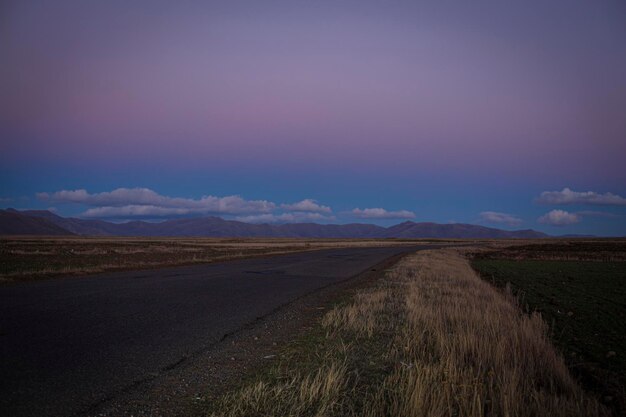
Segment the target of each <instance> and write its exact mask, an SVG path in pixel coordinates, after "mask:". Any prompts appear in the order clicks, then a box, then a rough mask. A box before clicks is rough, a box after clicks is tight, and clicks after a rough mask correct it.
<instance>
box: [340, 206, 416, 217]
mask: <svg viewBox="0 0 626 417" xmlns="http://www.w3.org/2000/svg"><path fill="white" fill-rule="evenodd" d="M352 214H353V215H354V216H355V217H358V218H360V219H414V218H415V213H413V212H412V211H408V210H398V211H387V210H385V209H383V208H366V209H363V210H361V209H360V208H355V209H354V210H352Z"/></svg>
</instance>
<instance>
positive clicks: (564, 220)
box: [537, 210, 582, 226]
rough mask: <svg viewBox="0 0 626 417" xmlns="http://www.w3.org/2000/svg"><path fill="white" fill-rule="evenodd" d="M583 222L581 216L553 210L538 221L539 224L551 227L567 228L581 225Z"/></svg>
mask: <svg viewBox="0 0 626 417" xmlns="http://www.w3.org/2000/svg"><path fill="white" fill-rule="evenodd" d="M581 220H582V218H581V216H580V215H579V214H576V213H570V212H567V211H565V210H552V211H550V212H548V213H546V214H544V215H543V216H541V217H539V219H537V221H538V222H539V223H543V224H549V225H551V226H567V225H570V224H575V223H580V221H581Z"/></svg>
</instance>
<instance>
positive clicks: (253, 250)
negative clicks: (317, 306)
mask: <svg viewBox="0 0 626 417" xmlns="http://www.w3.org/2000/svg"><path fill="white" fill-rule="evenodd" d="M429 242H430V241H429V240H426V239H278V238H276V239H259V238H255V239H220V238H124V237H106V238H103V237H37V236H35V237H33V236H24V237H0V284H1V283H11V282H20V281H31V280H39V279H45V278H51V277H59V276H70V275H85V274H94V273H99V272H105V271H121V270H136V269H154V268H162V267H167V266H178V265H192V264H204V263H214V262H221V261H227V260H233V259H242V258H251V257H258V256H270V255H278V254H285V253H291V252H299V251H308V250H319V249H330V248H339V247H381V246H395V245H412V244H422V243H429ZM446 242H449V241H440V243H446Z"/></svg>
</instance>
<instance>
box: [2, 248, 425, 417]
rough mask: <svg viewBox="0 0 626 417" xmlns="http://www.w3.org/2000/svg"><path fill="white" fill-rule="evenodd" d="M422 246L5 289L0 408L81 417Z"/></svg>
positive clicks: (14, 413)
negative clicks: (283, 310)
mask: <svg viewBox="0 0 626 417" xmlns="http://www.w3.org/2000/svg"><path fill="white" fill-rule="evenodd" d="M422 248H426V247H425V246H421V247H415V246H414V247H386V248H347V249H345V248H344V249H329V250H322V251H311V252H302V253H294V254H289V255H282V256H273V257H267V258H257V259H247V260H239V261H232V262H224V263H219V264H209V265H194V266H184V267H174V268H164V269H159V270H148V271H134V272H118V273H104V274H99V275H94V276H88V277H81V278H67V279H57V280H48V281H40V282H30V283H22V284H16V285H11V286H5V287H0V357H1V360H0V375H1V378H0V381H1V382H0V414H1V415H7V416H9V415H10V416H46V415H50V416H72V415H81V414H82V413H83V412H85V411H86V410H89V409H90V407H91V406H92V405H94V404H98V403H101V402H102V401H104V400H106V399H110V398H114V397H115V395H116V394H118V393H120V392H124V391H125V390H128V389H132V387H133V386H136V385H137V384H140V383H141V381H144V380H146V379H147V378H151V377H154V376H155V375H158V374H159V372H161V371H163V370H166V369H171V368H172V367H175V366H177V364H179V363H181V361H184V360H185V358H188V357H193V356H194V355H197V354H199V353H201V352H204V351H206V350H207V349H208V348H210V347H211V345H214V344H215V343H217V342H219V341H220V339H221V338H223V337H224V335H226V334H229V333H232V332H236V331H237V330H238V329H241V328H242V327H243V326H245V325H246V324H248V323H250V322H252V321H254V320H255V319H256V318H258V317H262V316H264V315H266V314H268V313H270V312H271V311H272V310H274V309H276V308H277V307H279V306H281V305H284V304H287V303H289V302H290V301H293V300H294V299H296V298H298V297H300V296H303V295H305V294H307V293H310V292H312V291H315V290H316V289H319V288H322V287H325V286H328V285H331V284H333V283H337V282H341V281H344V280H346V279H348V278H350V277H352V276H355V275H357V274H359V273H360V272H362V271H365V270H368V269H369V268H370V267H371V266H373V265H375V264H378V263H380V262H382V261H384V260H385V259H387V258H389V257H391V256H394V255H397V254H399V253H403V252H408V251H415V250H417V249H422Z"/></svg>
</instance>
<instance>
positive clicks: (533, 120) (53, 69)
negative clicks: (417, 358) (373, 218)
mask: <svg viewBox="0 0 626 417" xmlns="http://www.w3.org/2000/svg"><path fill="white" fill-rule="evenodd" d="M624 22H626V6H624V4H623V2H621V1H612V0H600V1H587V0H547V1H545V0H544V1H488V0H480V1H476V2H461V1H388V2H379V1H368V0H361V1H315V2H311V1H277V0H271V1H263V2H259V1H213V2H211V1H208V2H207V1H181V2H166V1H147V0H145V1H142V0H139V1H133V2H127V1H107V2H85V1H73V0H62V1H54V2H47V1H34V0H33V1H30V0H23V1H8V2H3V3H2V5H1V6H0V56H2V57H3V63H2V65H0V92H1V94H0V137H1V138H2V141H1V142H0V163H1V164H2V166H3V167H5V171H2V172H4V173H3V175H4V176H5V177H6V178H5V179H4V180H5V183H6V184H10V189H11V190H13V191H11V193H13V194H15V193H17V192H18V191H17V190H19V189H21V188H24V189H26V188H28V189H29V190H32V191H34V192H38V191H49V192H53V191H57V190H62V189H82V188H89V187H88V184H84V183H82V182H80V181H78V180H77V178H84V179H90V178H100V179H99V180H94V184H96V190H95V191H100V192H104V191H107V190H111V189H116V188H118V187H122V186H125V187H145V186H148V185H149V184H146V183H145V181H144V180H142V181H138V182H133V181H131V180H130V179H129V178H142V179H144V178H146V177H148V178H152V175H153V174H152V173H153V172H154V173H158V174H159V175H160V177H159V179H155V182H154V183H152V184H151V187H152V188H155V189H157V190H159V189H160V188H159V184H160V182H163V183H169V184H173V183H174V182H175V181H174V180H173V179H172V178H174V176H176V177H177V178H178V176H184V175H187V174H184V173H185V172H192V173H204V174H202V175H206V176H209V177H210V178H212V179H213V178H215V174H214V173H215V172H218V173H219V175H218V177H219V184H220V185H219V186H220V187H222V186H223V188H224V190H223V193H224V195H231V194H238V193H241V192H242V191H241V189H226V188H228V187H230V186H232V187H235V186H236V187H239V188H241V187H242V185H241V184H243V186H244V187H247V188H246V189H249V190H257V189H259V188H260V187H261V188H267V189H268V190H269V192H273V193H279V194H280V193H281V192H282V191H278V190H279V188H280V186H279V185H277V181H280V182H281V183H283V184H284V183H288V182H289V181H293V182H296V180H295V178H300V179H301V180H302V184H304V183H306V184H307V185H306V187H308V189H319V190H325V191H326V190H333V189H334V188H333V187H336V188H337V189H336V191H335V192H336V194H337V195H340V196H347V194H346V193H347V192H348V191H347V190H350V191H352V190H361V191H362V193H366V192H369V193H370V194H372V195H376V196H378V195H380V193H382V192H383V191H385V190H387V189H389V187H392V186H391V185H390V184H400V185H398V187H404V188H402V192H398V195H397V196H395V197H394V198H397V199H398V201H400V200H401V199H402V198H406V199H411V198H413V199H416V198H417V197H413V196H420V198H421V196H422V195H423V193H422V190H421V189H415V190H412V189H410V186H411V184H421V185H422V186H423V185H424V184H428V186H429V187H431V190H436V194H437V195H440V196H441V195H444V194H446V193H449V195H448V197H446V198H447V200H446V201H447V202H448V203H446V204H449V203H450V202H453V203H456V202H457V197H456V196H455V192H454V191H452V188H454V189H455V190H459V189H461V190H465V189H467V188H468V186H467V185H466V183H467V182H468V181H470V179H471V180H472V181H474V188H480V189H483V188H484V190H485V195H487V200H488V201H490V202H491V201H493V202H495V201H498V199H497V197H498V196H499V195H501V190H496V189H491V188H488V187H490V186H491V185H493V184H491V183H497V184H499V185H498V186H499V187H502V188H503V189H506V190H507V192H509V193H511V194H513V195H517V194H519V195H520V197H519V198H520V199H522V198H523V199H525V200H524V201H530V199H532V195H533V193H535V194H536V193H539V192H542V191H545V190H551V189H558V190H561V189H564V188H565V187H573V189H577V190H579V189H583V190H593V191H594V192H613V193H616V194H619V195H624V194H626V169H624V160H625V159H626V158H625V155H626V117H625V115H626V76H625V74H626V25H625V24H624ZM42 167H44V168H45V170H46V175H45V177H46V178H57V177H59V178H62V179H59V180H58V184H57V183H54V181H56V180H54V181H53V180H52V179H51V180H50V181H51V182H52V184H51V185H50V186H47V187H42V186H41V185H38V184H40V182H38V180H36V179H34V175H35V174H34V173H36V172H38V170H41V169H44V168H42ZM209 171H210V174H209ZM66 172H67V174H66ZM76 172H80V175H78V176H77V175H75V174H74V173H76ZM165 172H174V173H176V175H174V176H172V177H171V178H169V177H167V175H166V174H165ZM298 172H299V173H300V174H302V173H305V174H302V175H301V176H300V177H298V175H299V174H297V173H298ZM64 175H65V177H63V176H64ZM115 175H118V177H119V178H122V179H123V180H125V182H122V183H120V181H117V182H116V183H114V182H115V181H113V180H111V178H113V177H115ZM190 175H195V174H190ZM202 175H200V177H202ZM25 177H28V178H31V179H30V180H29V182H28V184H27V183H26V182H25V180H23V178H25ZM252 177H254V180H255V181H258V182H259V183H260V184H262V185H261V186H257V185H254V186H253V185H251V184H250V181H251V179H250V178H252ZM103 178H104V179H105V180H106V181H105V180H103ZM168 178H169V179H168ZM202 178H204V177H202ZM277 178H278V179H279V180H277ZM329 178H330V180H329ZM364 178H367V180H365V179H364ZM329 181H332V182H333V183H332V184H330V185H329V184H328V183H329ZM376 181H379V183H378V184H379V185H380V184H385V185H384V186H382V188H379V189H377V188H376V187H375V186H374V185H373V184H374V183H375V182H376ZM104 183H106V184H107V185H106V187H105V186H104V185H102V184H104ZM216 183H217V181H215V182H213V183H212V184H213V185H212V186H213V187H216V185H215V184H216ZM340 183H341V184H342V185H341V186H340V185H339V184H340ZM488 183H490V184H491V185H489V184H488ZM451 184H452V185H451ZM503 184H506V185H503ZM202 186H203V184H200V183H197V184H196V185H195V186H194V187H195V188H194V190H201V189H202ZM299 186H301V187H305V186H304V185H299ZM189 187H191V185H189ZM341 187H343V188H341ZM416 187H417V186H416ZM450 187H452V188H450ZM7 189H9V188H8V187H7ZM303 189H304V188H303ZM407 189H409V191H410V192H411V193H413V194H407V192H409V191H407ZM523 189H524V190H525V191H524V192H525V193H526V194H524V195H525V196H524V197H522V191H521V190H523ZM528 189H532V190H533V191H532V193H529V192H528ZM446 190H447V191H446ZM200 192H201V193H204V194H201V195H213V190H203V189H202V190H201V191H200ZM285 192H287V191H285ZM355 192H356V191H355ZM5 194H7V193H6V192H5ZM172 195H177V193H172ZM0 197H2V196H0ZM255 198H259V199H264V198H266V196H265V195H261V193H258V195H256V196H255ZM306 198H318V196H316V195H311V194H310V193H307V192H305V191H302V192H301V193H298V197H297V198H296V197H295V196H293V197H291V196H289V197H288V198H285V199H284V200H285V201H296V200H298V201H299V200H302V199H306ZM363 198H364V200H363V202H362V203H358V204H361V206H362V207H383V206H384V204H383V203H384V201H383V202H379V201H374V202H372V203H371V204H369V203H368V205H366V203H365V197H363ZM376 198H378V197H376ZM481 198H483V201H485V197H484V196H483V197H481ZM407 201H408V200H407ZM459 201H460V200H459ZM433 204H434V203H433ZM463 204H466V202H465V200H463ZM478 205H479V203H478V199H477V200H476V206H477V207H478ZM356 206H357V204H352V206H350V207H346V209H349V210H351V209H353V208H354V207H356ZM403 208H405V207H404V206H402V205H399V207H397V208H396V210H399V209H403ZM408 208H409V209H412V208H411V207H408ZM433 210H434V209H433ZM477 210H479V211H478V212H485V213H496V214H498V215H501V214H503V213H502V209H498V207H493V206H487V205H486V206H485V207H482V206H481V208H480V209H477ZM434 212H436V210H434ZM504 214H506V213H504ZM607 227H608V226H607Z"/></svg>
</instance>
